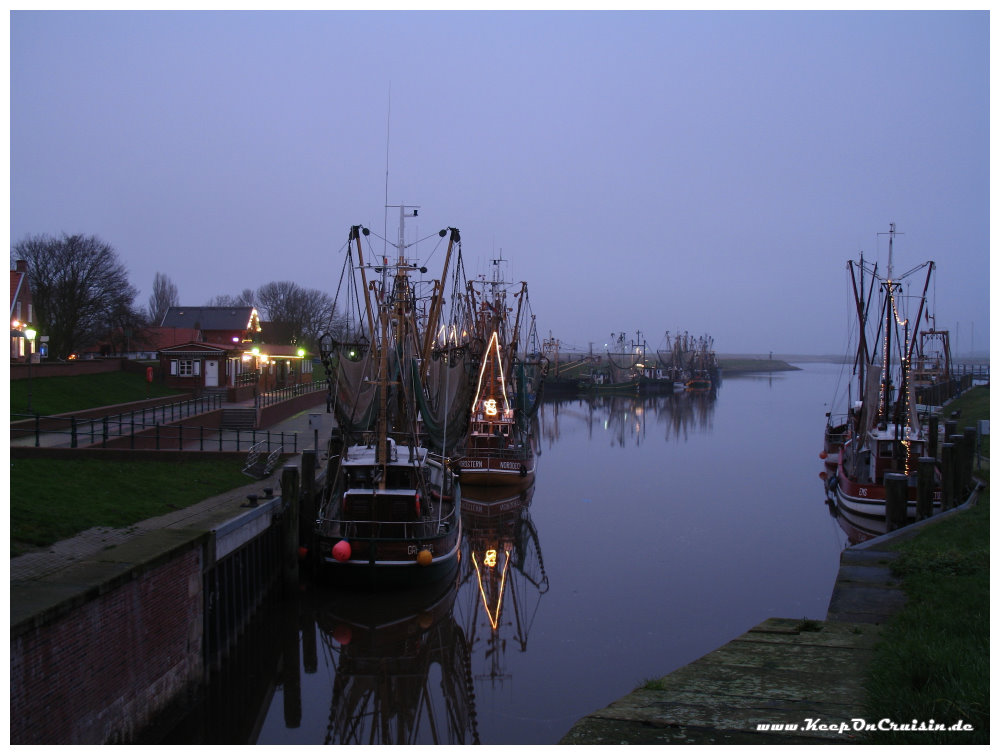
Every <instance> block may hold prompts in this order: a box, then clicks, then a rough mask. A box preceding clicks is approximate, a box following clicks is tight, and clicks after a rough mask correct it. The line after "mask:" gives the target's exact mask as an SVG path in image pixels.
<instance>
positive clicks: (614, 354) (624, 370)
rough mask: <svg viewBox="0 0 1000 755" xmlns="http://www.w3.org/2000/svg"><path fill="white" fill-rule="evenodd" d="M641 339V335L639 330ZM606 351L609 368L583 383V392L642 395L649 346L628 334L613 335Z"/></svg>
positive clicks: (596, 373) (595, 372)
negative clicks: (643, 374)
mask: <svg viewBox="0 0 1000 755" xmlns="http://www.w3.org/2000/svg"><path fill="white" fill-rule="evenodd" d="M636 335H637V337H639V338H640V339H641V334H640V333H639V332H638V331H636ZM611 338H612V339H614V340H613V341H612V345H611V346H610V347H609V348H606V352H605V353H606V358H607V367H606V368H604V369H594V370H591V373H590V375H589V376H588V377H587V378H585V379H583V380H581V381H580V389H581V390H584V391H589V392H594V393H639V391H640V384H641V382H642V371H643V367H644V361H643V360H644V357H645V344H644V343H641V342H637V341H630V340H629V339H628V338H627V336H626V334H625V333H612V334H611Z"/></svg>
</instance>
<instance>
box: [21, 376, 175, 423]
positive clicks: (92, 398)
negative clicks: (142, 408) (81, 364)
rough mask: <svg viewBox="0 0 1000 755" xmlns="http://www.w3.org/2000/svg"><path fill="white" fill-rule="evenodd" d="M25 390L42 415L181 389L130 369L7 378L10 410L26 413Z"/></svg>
mask: <svg viewBox="0 0 1000 755" xmlns="http://www.w3.org/2000/svg"><path fill="white" fill-rule="evenodd" d="M29 391H30V393H31V409H32V412H34V413H36V414H40V415H42V416H43V417H45V416H49V415H52V414H64V413H66V412H75V411H81V410H83V409H93V408H95V407H98V406H111V405H114V404H125V403H128V402H129V401H142V400H143V399H147V398H159V397H161V396H175V395H179V394H180V393H181V391H177V390H175V389H173V388H167V387H166V386H165V385H163V384H162V383H155V382H154V383H147V382H146V380H145V378H143V377H142V376H141V375H134V374H132V373H130V372H100V373H97V374H94V375H73V376H65V377H46V378H37V377H36V378H33V379H31V380H11V381H10V412H11V414H26V413H28V393H29Z"/></svg>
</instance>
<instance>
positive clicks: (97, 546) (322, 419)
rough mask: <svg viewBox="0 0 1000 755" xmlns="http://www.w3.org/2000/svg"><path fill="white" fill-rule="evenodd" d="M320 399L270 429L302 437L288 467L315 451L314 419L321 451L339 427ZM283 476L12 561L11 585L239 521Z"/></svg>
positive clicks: (94, 530)
mask: <svg viewBox="0 0 1000 755" xmlns="http://www.w3.org/2000/svg"><path fill="white" fill-rule="evenodd" d="M317 396H318V398H319V401H320V403H319V405H318V406H317V407H313V408H312V409H309V410H306V411H303V412H299V413H298V414H296V415H294V416H292V417H289V418H288V419H286V420H283V421H281V422H279V423H277V424H275V425H273V426H272V427H270V428H266V429H269V430H271V432H272V433H275V432H286V433H298V434H299V452H300V455H299V456H296V457H293V458H291V459H289V460H288V461H286V462H285V463H287V464H295V465H297V466H298V465H300V456H301V452H302V451H304V450H309V449H312V448H314V447H315V446H314V442H315V440H316V437H317V431H314V430H313V429H312V428H310V426H309V424H310V417H311V416H317V417H318V419H319V423H320V429H319V430H318V438H319V445H320V447H321V448H322V447H323V444H324V442H325V440H326V439H327V438H328V437H329V436H330V430H331V429H332V427H333V422H334V419H333V414H327V413H326V411H325V403H324V394H322V393H318V394H317ZM321 458H325V457H321ZM280 476H281V468H280V467H279V468H278V469H276V470H274V472H273V473H272V474H271V475H270V476H269V477H267V478H266V479H264V480H257V481H254V480H252V479H251V478H249V477H248V478H247V484H246V485H245V486H243V487H240V488H236V489H235V490H230V491H228V492H226V493H223V494H221V495H217V496H214V497H212V498H209V499H207V500H205V501H202V502H201V503H197V504H195V505H193V506H188V507H187V508H184V509H180V510H178V511H173V512H170V513H169V514H164V515H163V516H158V517H155V518H153V519H147V520H145V521H142V522H138V523H136V524H134V525H131V526H129V527H124V528H120V529H113V528H110V527H94V528H91V529H89V530H86V531H85V532H81V533H80V534H78V535H76V536H74V537H71V538H69V539H67V540H61V541H59V542H58V543H55V544H54V545H52V546H49V547H47V548H43V549H41V550H38V551H34V552H31V553H26V554H24V555H21V556H18V557H17V558H12V559H10V581H11V584H12V585H13V584H14V583H15V582H25V581H29V580H32V579H40V578H43V577H50V576H51V575H53V574H56V573H58V572H59V571H61V570H62V569H66V568H68V567H70V566H73V565H74V564H76V563H77V562H79V561H81V560H83V559H85V558H88V557H90V556H93V555H94V554H96V553H99V552H100V551H102V550H106V549H108V548H111V547H113V546H116V545H121V544H123V543H125V542H127V541H128V540H131V539H132V538H135V537H138V536H140V535H142V534H145V533H148V532H152V531H155V530H162V529H183V528H185V527H188V526H190V525H191V523H192V522H196V521H199V520H202V519H205V518H206V517H207V516H208V515H210V514H212V513H215V512H220V511H226V510H232V511H233V514H234V516H235V515H236V514H238V513H239V509H240V506H241V505H242V504H244V503H246V502H247V496H248V495H251V494H253V495H258V496H263V494H264V490H265V488H271V489H272V491H273V493H274V495H280V486H279V484H278V482H279V479H280Z"/></svg>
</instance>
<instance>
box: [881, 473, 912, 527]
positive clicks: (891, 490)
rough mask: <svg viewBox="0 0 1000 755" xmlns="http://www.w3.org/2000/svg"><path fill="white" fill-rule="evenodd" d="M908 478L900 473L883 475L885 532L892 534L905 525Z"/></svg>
mask: <svg viewBox="0 0 1000 755" xmlns="http://www.w3.org/2000/svg"><path fill="white" fill-rule="evenodd" d="M907 482H908V478H907V476H906V475H905V474H902V473H900V472H888V473H886V475H885V531H886V532H892V531H893V530H896V529H899V528H900V527H902V526H903V525H905V524H906V491H907Z"/></svg>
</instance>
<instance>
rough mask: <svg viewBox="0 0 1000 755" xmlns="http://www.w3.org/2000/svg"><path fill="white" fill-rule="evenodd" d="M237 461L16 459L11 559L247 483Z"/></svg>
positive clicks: (12, 474)
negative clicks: (87, 532) (94, 529)
mask: <svg viewBox="0 0 1000 755" xmlns="http://www.w3.org/2000/svg"><path fill="white" fill-rule="evenodd" d="M247 482H248V479H247V477H246V476H245V475H243V474H242V473H241V471H240V466H239V464H235V463H233V461H232V460H227V459H219V460H215V461H212V460H206V461H195V462H191V461H187V462H183V463H180V462H164V461H127V462H126V461H103V460H93V459H86V460H84V459H64V460H63V459H60V460H54V459H16V460H14V461H13V463H12V464H11V469H10V494H11V495H10V528H11V557H14V556H18V555H20V554H22V553H24V552H26V551H28V550H30V549H33V548H41V547H46V546H49V545H52V544H53V543H55V542H57V541H59V540H63V539H65V538H68V537H72V536H73V535H75V534H77V533H79V532H83V531H84V530H88V529H90V528H91V527H127V526H129V525H131V524H135V523H136V522H141V521H142V520H144V519H149V518H150V517H154V516H160V515H162V514H166V513H169V512H171V511H177V510H179V509H183V508H187V507H188V506H192V505H194V504H196V503H199V502H201V501H203V500H205V499H206V498H211V497H212V496H216V495H219V494H221V493H225V492H227V491H230V490H233V489H234V488H238V487H241V486H243V485H246V484H247Z"/></svg>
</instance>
